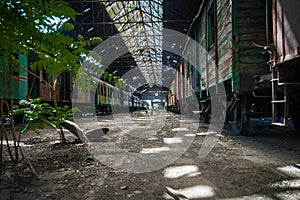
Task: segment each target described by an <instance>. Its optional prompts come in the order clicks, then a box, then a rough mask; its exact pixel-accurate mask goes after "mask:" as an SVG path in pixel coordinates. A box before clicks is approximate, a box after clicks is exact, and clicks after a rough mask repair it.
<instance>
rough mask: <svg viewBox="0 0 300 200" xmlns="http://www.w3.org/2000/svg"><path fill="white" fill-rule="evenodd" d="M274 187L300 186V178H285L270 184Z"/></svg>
mask: <svg viewBox="0 0 300 200" xmlns="http://www.w3.org/2000/svg"><path fill="white" fill-rule="evenodd" d="M272 187H275V188H300V179H295V180H285V181H282V182H278V183H274V184H272Z"/></svg>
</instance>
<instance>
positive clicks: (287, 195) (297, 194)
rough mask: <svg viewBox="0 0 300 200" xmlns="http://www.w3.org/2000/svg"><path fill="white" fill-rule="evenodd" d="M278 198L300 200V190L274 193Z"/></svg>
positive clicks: (281, 199) (280, 199)
mask: <svg viewBox="0 0 300 200" xmlns="http://www.w3.org/2000/svg"><path fill="white" fill-rule="evenodd" d="M274 196H275V198H276V199H279V200H286V199H288V200H299V199H300V191H286V192H282V193H277V194H274Z"/></svg>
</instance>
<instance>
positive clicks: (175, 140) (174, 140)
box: [164, 137, 182, 144]
mask: <svg viewBox="0 0 300 200" xmlns="http://www.w3.org/2000/svg"><path fill="white" fill-rule="evenodd" d="M164 143H165V144H178V143H182V139H181V138H179V137H174V138H164Z"/></svg>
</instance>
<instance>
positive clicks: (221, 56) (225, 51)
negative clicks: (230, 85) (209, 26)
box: [216, 0, 232, 82]
mask: <svg viewBox="0 0 300 200" xmlns="http://www.w3.org/2000/svg"><path fill="white" fill-rule="evenodd" d="M230 8H231V5H230V1H221V0H218V1H217V16H216V17H217V27H218V33H217V34H218V35H217V44H218V52H217V53H218V66H217V67H218V69H219V73H220V77H219V82H222V81H226V80H228V79H230V78H232V74H231V69H230V68H231V65H232V62H231V58H232V52H231V51H232V41H231V37H232V31H231V30H232V29H231V23H232V20H231V12H230Z"/></svg>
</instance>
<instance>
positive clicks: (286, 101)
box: [271, 67, 300, 126]
mask: <svg viewBox="0 0 300 200" xmlns="http://www.w3.org/2000/svg"><path fill="white" fill-rule="evenodd" d="M271 81H272V124H273V125H277V126H288V119H289V114H290V113H289V109H290V107H289V106H290V98H289V87H290V86H294V85H300V83H299V82H280V75H279V72H278V70H276V67H272V80H271ZM279 87H283V99H279V100H278V99H277V98H278V95H277V92H278V88H279ZM279 104H281V105H283V122H280V121H279V119H280V118H279V116H278V105H279Z"/></svg>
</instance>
